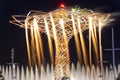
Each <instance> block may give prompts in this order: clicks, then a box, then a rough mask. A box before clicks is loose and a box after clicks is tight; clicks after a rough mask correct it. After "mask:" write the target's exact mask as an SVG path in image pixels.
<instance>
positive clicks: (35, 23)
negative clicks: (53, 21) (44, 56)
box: [33, 18, 41, 66]
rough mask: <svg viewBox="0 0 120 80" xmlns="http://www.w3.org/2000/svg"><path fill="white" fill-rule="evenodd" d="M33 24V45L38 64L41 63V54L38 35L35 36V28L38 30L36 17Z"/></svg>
mask: <svg viewBox="0 0 120 80" xmlns="http://www.w3.org/2000/svg"><path fill="white" fill-rule="evenodd" d="M33 26H34V36H35V45H36V54H37V58H38V65H39V66H40V65H41V55H40V47H39V43H38V36H37V30H38V24H37V21H36V19H35V18H34V20H33Z"/></svg>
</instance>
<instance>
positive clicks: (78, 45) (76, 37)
mask: <svg viewBox="0 0 120 80" xmlns="http://www.w3.org/2000/svg"><path fill="white" fill-rule="evenodd" d="M71 18H72V26H73V33H74V38H75V44H76V48H77V56H78V60H79V61H80V63H81V62H82V57H81V56H82V55H81V51H80V50H81V49H80V42H79V39H78V35H77V34H78V32H77V30H76V26H75V20H74V16H73V15H71Z"/></svg>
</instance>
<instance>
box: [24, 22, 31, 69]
mask: <svg viewBox="0 0 120 80" xmlns="http://www.w3.org/2000/svg"><path fill="white" fill-rule="evenodd" d="M25 35H26V44H27V51H28V62H29V66H30V67H31V56H30V44H29V38H28V27H27V20H25Z"/></svg>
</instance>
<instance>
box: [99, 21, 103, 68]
mask: <svg viewBox="0 0 120 80" xmlns="http://www.w3.org/2000/svg"><path fill="white" fill-rule="evenodd" d="M101 28H102V23H101V20H100V19H99V46H100V66H101V70H102V66H103V63H102V62H103V60H102V42H101Z"/></svg>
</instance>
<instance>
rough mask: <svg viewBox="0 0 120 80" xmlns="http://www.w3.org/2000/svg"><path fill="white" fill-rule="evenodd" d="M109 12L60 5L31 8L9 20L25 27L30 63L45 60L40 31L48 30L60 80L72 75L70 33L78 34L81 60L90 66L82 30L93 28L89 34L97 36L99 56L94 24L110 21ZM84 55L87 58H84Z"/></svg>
mask: <svg viewBox="0 0 120 80" xmlns="http://www.w3.org/2000/svg"><path fill="white" fill-rule="evenodd" d="M109 16H110V15H109V14H104V13H98V12H94V11H92V10H88V9H80V8H78V7H75V8H60V9H57V10H54V11H51V12H41V11H30V12H29V13H28V14H27V16H23V15H14V16H12V17H13V19H14V20H12V21H10V22H11V23H13V24H15V25H18V26H20V27H22V28H25V30H26V41H27V42H26V43H27V49H28V58H29V64H30V66H31V65H34V64H38V65H39V66H40V65H41V64H42V63H43V62H44V52H43V48H42V45H43V44H42V38H41V34H40V33H46V34H47V38H48V45H49V51H50V57H51V63H52V64H54V62H55V80H61V79H62V77H70V58H69V49H68V44H69V40H70V39H71V37H72V36H74V37H75V42H76V49H77V54H78V59H79V61H80V62H84V64H85V66H88V65H89V64H88V55H87V53H86V46H85V42H84V38H83V35H82V32H83V31H84V30H86V29H88V28H89V29H90V31H89V32H90V34H91V33H92V34H91V36H92V39H94V40H93V41H94V48H95V53H96V54H95V56H96V59H97V60H98V59H99V58H98V57H99V54H98V48H97V47H96V46H98V45H97V40H96V39H97V37H96V32H95V28H96V27H99V26H101V24H102V26H103V25H105V24H106V23H109V22H110V21H111V19H108V18H109ZM100 23H101V24H100ZM28 29H29V30H28ZM92 29H93V30H94V31H93V30H92ZM78 34H79V37H78ZM91 36H90V38H91ZM51 38H53V39H54V40H55V48H56V56H55V61H54V58H53V57H54V55H53V45H52V41H51ZM90 43H91V39H90ZM80 44H81V46H80ZM89 46H91V44H89ZM89 48H90V49H89V56H90V64H91V66H92V61H91V60H92V58H91V54H92V53H91V47H89ZM82 56H83V60H84V61H82Z"/></svg>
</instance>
